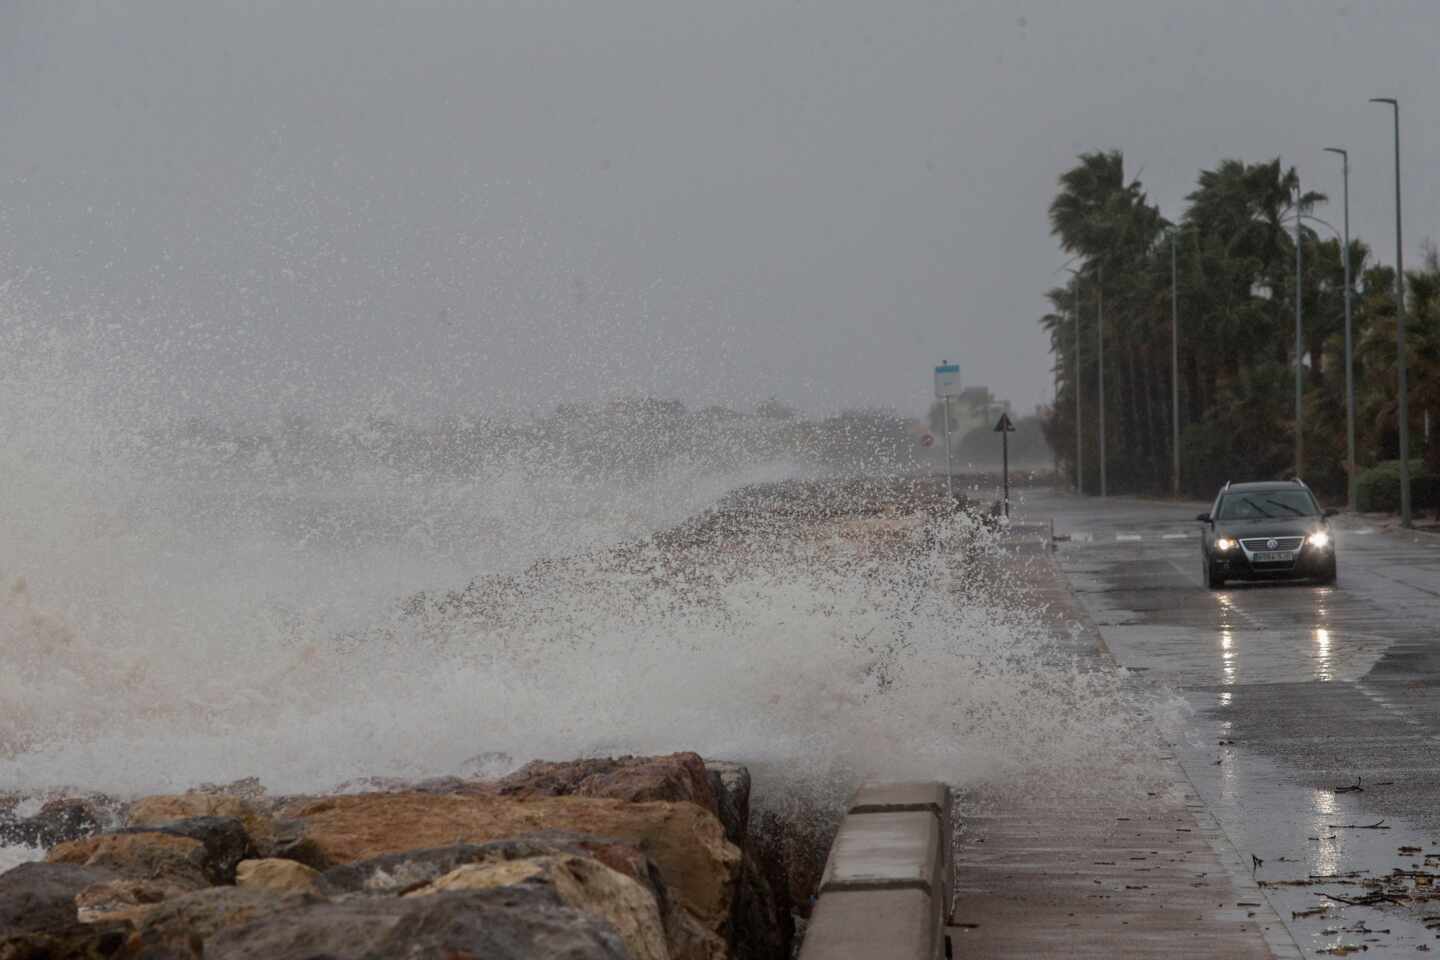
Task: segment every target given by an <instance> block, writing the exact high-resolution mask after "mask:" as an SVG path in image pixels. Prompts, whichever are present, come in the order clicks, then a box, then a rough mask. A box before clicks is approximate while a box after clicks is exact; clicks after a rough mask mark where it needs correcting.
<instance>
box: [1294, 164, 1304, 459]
mask: <svg viewBox="0 0 1440 960" xmlns="http://www.w3.org/2000/svg"><path fill="white" fill-rule="evenodd" d="M1304 196H1305V194H1304V193H1303V192H1301V190H1300V178H1299V177H1298V176H1297V177H1296V178H1295V476H1296V477H1304V476H1305V422H1304V417H1305V406H1304V403H1303V402H1302V401H1303V394H1302V389H1301V388H1302V384H1301V374H1302V371H1303V370H1304V367H1303V366H1302V364H1301V363H1300V361H1301V359H1302V357H1303V356H1304V352H1305V343H1304V338H1303V328H1302V320H1301V314H1302V312H1303V301H1304V299H1305V298H1304V287H1302V286H1301V280H1302V277H1301V273H1300V256H1301V254H1300V248H1301V240H1302V238H1303V237H1304V234H1303V233H1302V232H1301V220H1302V219H1303V215H1302V213H1301V210H1300V201H1301V199H1302V198H1303V197H1304Z"/></svg>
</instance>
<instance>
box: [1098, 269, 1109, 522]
mask: <svg viewBox="0 0 1440 960" xmlns="http://www.w3.org/2000/svg"><path fill="white" fill-rule="evenodd" d="M1095 317H1096V319H1095V337H1096V342H1097V344H1098V347H1097V352H1098V354H1099V360H1100V363H1099V366H1100V498H1101V499H1102V500H1103V499H1104V498H1105V496H1106V493H1107V491H1106V486H1105V460H1106V456H1105V275H1104V273H1103V272H1102V268H1101V267H1100V266H1099V265H1098V264H1097V265H1096V266H1095Z"/></svg>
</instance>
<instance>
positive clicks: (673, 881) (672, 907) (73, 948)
mask: <svg viewBox="0 0 1440 960" xmlns="http://www.w3.org/2000/svg"><path fill="white" fill-rule="evenodd" d="M355 790H358V792H352V791H355ZM749 790H750V783H749V775H748V773H747V772H746V770H745V769H744V768H743V767H740V766H737V765H733V764H723V763H711V764H708V765H707V764H706V763H705V762H704V761H702V760H701V758H700V757H699V756H697V755H695V754H693V753H679V754H673V755H670V756H662V757H620V758H614V759H590V760H580V761H573V762H565V763H533V764H530V765H529V766H526V767H523V768H521V769H520V770H519V771H517V772H515V773H513V774H511V775H510V776H507V777H505V778H503V779H501V780H498V781H480V780H469V779H462V778H441V779H436V780H429V781H420V782H395V781H367V782H365V783H361V784H352V785H350V787H349V790H347V791H341V792H337V793H334V794H327V795H316V796H304V797H270V796H267V795H266V794H265V793H264V792H263V790H260V789H258V788H256V786H255V784H254V783H253V782H251V783H248V784H242V785H241V786H240V787H239V788H235V787H231V788H207V789H202V790H197V791H194V792H190V793H185V794H176V795H165V796H150V797H143V798H140V799H138V800H135V801H133V802H131V803H129V804H127V805H125V806H124V807H123V808H122V809H120V810H119V811H118V813H117V814H116V816H118V818H119V820H118V825H116V826H113V827H112V828H110V829H104V828H103V826H102V822H103V818H101V817H82V816H71V817H70V818H69V820H67V821H65V823H71V822H73V824H74V826H75V830H74V831H72V833H75V834H79V833H85V834H86V835H72V836H69V837H62V836H59V835H57V834H56V833H55V830H54V829H52V832H51V833H50V834H47V835H46V839H47V840H53V841H55V842H54V843H53V845H51V846H50V847H49V849H48V852H47V855H46V859H45V860H44V861H43V862H32V863H25V864H22V865H20V866H18V867H16V868H14V869H12V870H10V871H8V872H6V873H4V874H0V960H24V958H41V957H44V958H55V960H58V958H72V957H73V958H81V957H84V958H92V957H116V958H122V957H123V958H147V960H177V958H197V957H201V956H204V957H206V958H208V960H214V958H221V960H223V958H238V957H247V958H248V957H265V958H271V960H289V958H294V960H303V958H313V957H319V956H324V957H330V958H337V960H341V958H352V957H353V958H381V957H392V956H407V957H437V958H439V957H444V958H452V957H477V958H478V957H485V958H493V960H504V958H517V960H518V958H526V960H529V958H541V957H545V958H576V960H579V958H615V960H619V958H631V960H667V958H668V960H725V958H735V960H751V958H753V960H772V958H773V960H782V958H788V957H789V955H790V950H791V938H792V933H793V930H792V926H791V909H790V904H789V903H788V902H787V901H786V894H785V892H784V884H783V883H774V884H772V883H771V877H772V876H783V867H782V866H780V865H770V866H768V867H767V866H764V865H762V864H761V863H759V862H757V860H756V856H755V853H754V852H753V850H752V845H751V843H750V836H749V816H750V804H749ZM55 820H56V818H55V816H54V815H53V812H51V814H50V815H49V818H48V819H47V820H46V823H47V824H52V823H53V822H54V821H55ZM0 827H7V825H6V824H0ZM8 829H11V830H12V831H13V830H23V829H26V825H25V824H23V823H21V822H20V821H18V820H15V819H14V818H12V819H11V821H10V822H9V824H8ZM56 829H58V828H56ZM90 830H94V831H95V832H88V833H87V831H90Z"/></svg>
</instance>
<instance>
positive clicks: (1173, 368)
mask: <svg viewBox="0 0 1440 960" xmlns="http://www.w3.org/2000/svg"><path fill="white" fill-rule="evenodd" d="M1179 232H1180V231H1179V230H1175V229H1172V230H1171V231H1170V454H1171V458H1172V463H1171V465H1170V493H1171V495H1172V496H1173V497H1175V499H1177V500H1178V499H1180V275H1179V273H1178V272H1177V270H1176V269H1175V235H1176V234H1177V233H1179Z"/></svg>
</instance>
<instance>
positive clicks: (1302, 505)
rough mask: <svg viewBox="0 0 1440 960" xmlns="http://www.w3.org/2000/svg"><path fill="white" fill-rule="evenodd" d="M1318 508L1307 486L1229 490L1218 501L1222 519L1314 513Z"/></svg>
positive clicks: (1293, 515)
mask: <svg viewBox="0 0 1440 960" xmlns="http://www.w3.org/2000/svg"><path fill="white" fill-rule="evenodd" d="M1318 512H1319V511H1318V510H1317V509H1316V507H1315V500H1314V498H1312V497H1311V496H1310V492H1309V491H1308V490H1264V491H1257V492H1255V493H1232V494H1230V495H1229V496H1227V497H1225V499H1223V500H1222V501H1220V519H1221V520H1262V519H1264V518H1266V517H1313V516H1315V515H1316V514H1317V513H1318Z"/></svg>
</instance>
